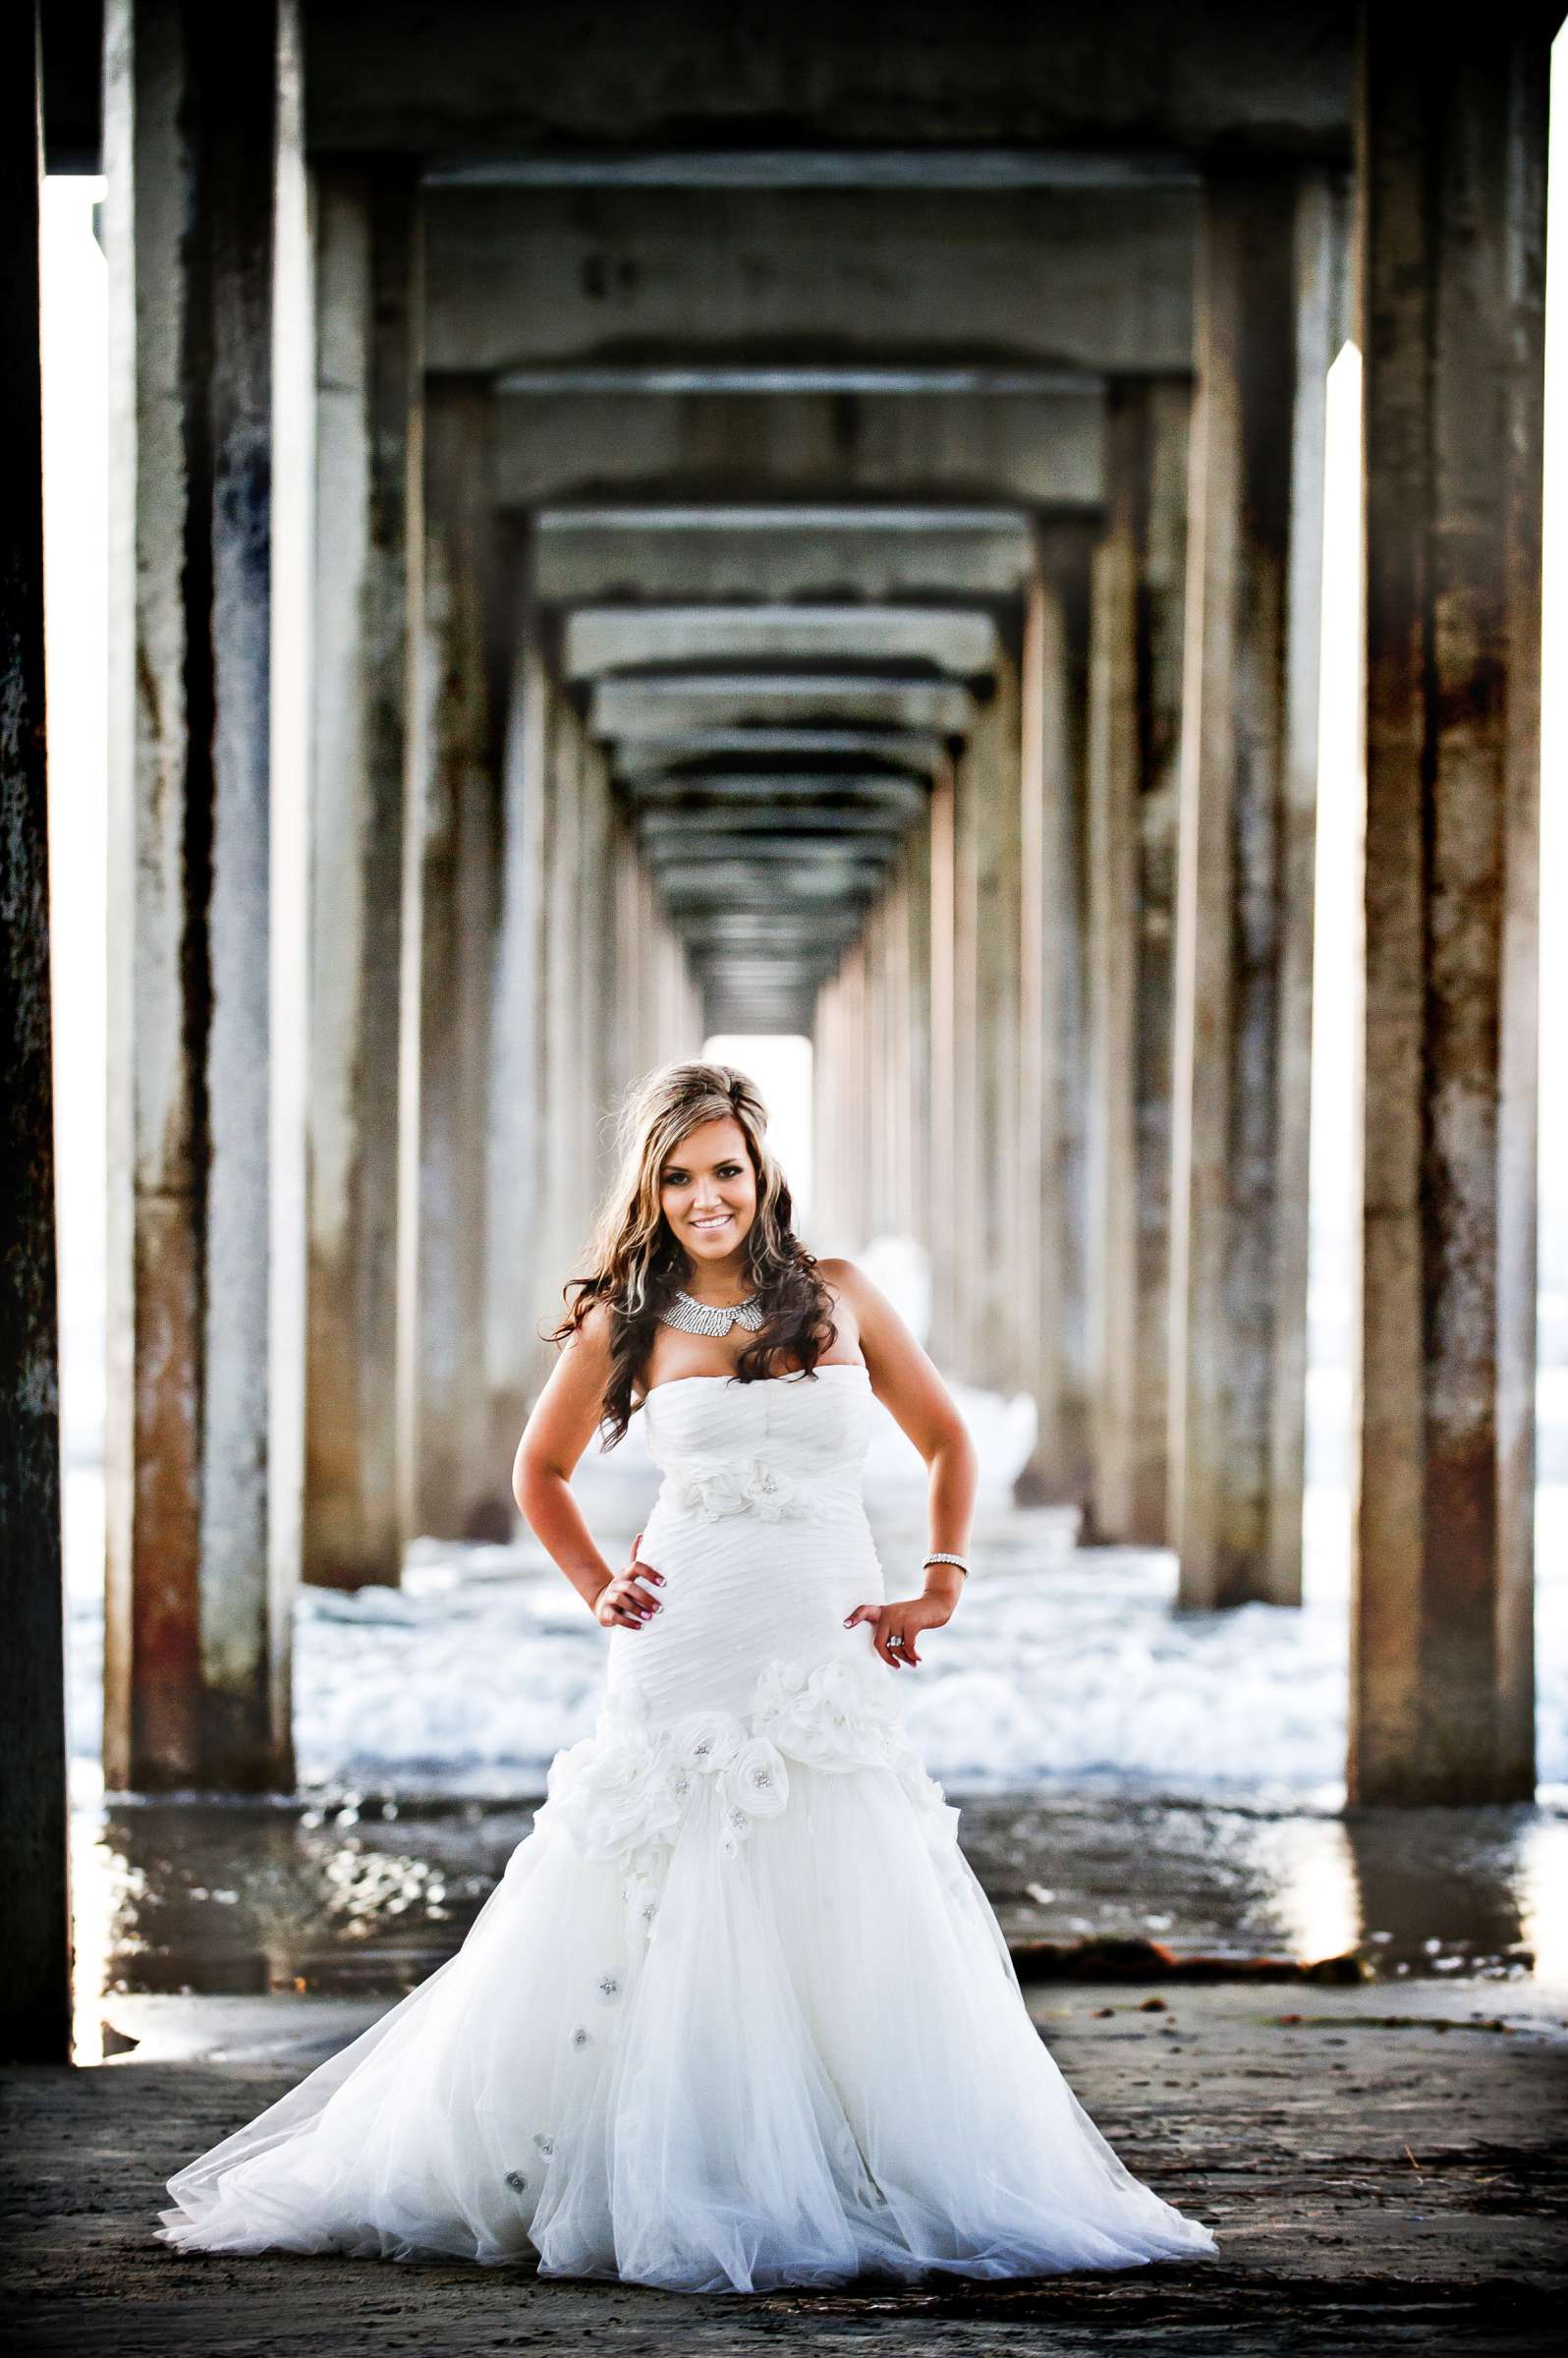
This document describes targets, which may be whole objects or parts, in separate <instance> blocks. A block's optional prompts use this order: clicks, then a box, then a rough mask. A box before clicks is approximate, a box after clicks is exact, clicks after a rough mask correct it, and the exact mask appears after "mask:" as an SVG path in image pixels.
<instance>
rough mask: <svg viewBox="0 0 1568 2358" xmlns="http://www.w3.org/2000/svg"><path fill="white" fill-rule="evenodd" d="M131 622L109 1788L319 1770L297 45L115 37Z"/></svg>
mask: <svg viewBox="0 0 1568 2358" xmlns="http://www.w3.org/2000/svg"><path fill="white" fill-rule="evenodd" d="M105 38H106V49H105V59H106V70H105V164H106V171H107V179H108V204H107V217H106V233H107V234H106V244H107V248H108V253H109V270H110V313H111V325H110V338H111V403H112V411H111V416H112V434H113V443H112V452H113V465H112V468H111V482H112V485H113V497H114V499H115V502H116V509H115V515H114V522H113V532H112V540H111V548H112V568H113V569H112V575H111V578H112V581H113V584H114V589H113V596H114V600H115V603H114V608H113V627H112V632H111V646H112V649H113V653H112V678H111V690H110V694H111V703H110V723H109V743H110V749H111V771H110V797H111V802H110V853H109V876H110V884H109V922H110V951H109V1023H110V1030H109V1074H110V1103H109V1125H110V1126H109V1172H110V1195H111V1207H110V1253H109V1268H110V1278H109V1283H110V1304H109V1337H110V1341H109V1352H110V1378H109V1433H108V1486H109V1491H108V1532H109V1541H108V1597H107V1627H106V1647H105V1680H104V1683H105V1720H104V1768H105V1775H106V1776H107V1778H108V1781H109V1783H110V1784H111V1785H132V1786H141V1787H167V1786H177V1785H191V1784H200V1785H208V1786H222V1787H226V1788H233V1789H251V1788H258V1787H265V1786H268V1785H274V1784H279V1783H286V1782H288V1781H289V1779H290V1777H291V1775H292V1769H291V1764H290V1749H289V1729H288V1725H287V1720H286V1716H285V1712H284V1710H283V1708H282V1706H283V1699H284V1697H285V1696H286V1681H285V1680H284V1679H283V1678H281V1677H275V1676H274V1654H275V1653H281V1652H282V1651H283V1650H284V1649H285V1648H286V1645H287V1622H286V1615H285V1614H284V1613H283V1612H274V1610H273V1607H272V1602H271V1599H270V1597H269V1589H268V1563H267V1555H268V1548H267V1529H268V1520H267V1333H268V1319H267V1254H266V1249H265V1246H266V1238H267V1234H268V1141H269V1134H270V1125H269V1088H268V1066H269V1057H268V955H267V939H268V765H267V736H268V708H267V705H268V599H269V553H270V534H269V499H270V480H269V478H270V439H269V434H270V416H269V408H270V383H271V257H272V220H273V179H274V118H275V78H276V41H277V25H276V19H275V12H274V10H273V9H272V8H271V7H265V6H263V7H257V8H253V9H246V10H242V11H240V12H238V13H237V14H236V13H231V14H230V15H227V16H223V17H215V16H212V15H209V14H208V13H206V12H203V11H201V10H191V9H186V8H182V7H179V6H177V5H176V4H175V0H110V7H109V10H108V14H107V19H106V33H105Z"/></svg>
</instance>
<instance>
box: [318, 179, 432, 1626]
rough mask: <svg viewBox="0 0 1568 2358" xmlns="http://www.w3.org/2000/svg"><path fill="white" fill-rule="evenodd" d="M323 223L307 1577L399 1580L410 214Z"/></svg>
mask: <svg viewBox="0 0 1568 2358" xmlns="http://www.w3.org/2000/svg"><path fill="white" fill-rule="evenodd" d="M315 207H316V240H317V245H316V322H317V325H316V493H315V667H314V677H313V683H312V712H313V719H312V758H311V780H310V788H311V794H310V799H311V844H310V860H311V896H310V902H311V906H310V931H311V952H310V970H311V971H310V1041H309V1075H308V1113H307V1120H308V1182H307V1188H308V1274H307V1288H308V1305H307V1332H308V1346H307V1370H306V1474H305V1514H304V1534H305V1536H304V1572H305V1577H306V1578H307V1579H308V1580H311V1581H316V1582H319V1583H321V1584H323V1585H325V1586H329V1587H334V1588H359V1587H361V1586H362V1585H364V1583H366V1582H386V1583H395V1582H396V1581H397V1580H398V1578H399V1576H400V1572H401V1566H402V1556H403V1540H404V1529H403V1512H404V1509H403V1505H402V1503H401V1500H402V1483H403V1475H402V1468H401V1463H400V1449H399V1438H398V1400H399V1362H398V1283H399V1276H398V1270H399V1261H398V1216H399V1215H398V1197H399V1177H398V1162H399V1153H400V1144H399V1108H400V1103H401V1074H402V1059H403V1048H402V1038H401V1017H402V1005H403V962H404V950H405V945H404V916H405V909H404V903H405V899H406V885H407V878H406V875H405V857H406V833H407V830H406V826H405V809H406V806H407V802H408V798H409V765H410V759H411V753H410V726H411V724H410V707H411V700H412V695H413V658H414V644H415V639H414V634H415V629H416V625H417V620H418V609H419V589H420V565H421V556H422V550H421V534H420V433H421V423H420V382H421V369H420V258H419V257H420V250H419V212H418V197H417V192H416V188H415V185H414V181H413V177H412V175H411V173H410V172H409V171H408V170H407V169H406V168H405V167H403V166H401V165H396V166H385V165H361V164H352V165H350V164H342V165H340V164H337V163H333V164H330V165H325V164H323V165H321V166H319V167H318V168H317V172H316V177H315Z"/></svg>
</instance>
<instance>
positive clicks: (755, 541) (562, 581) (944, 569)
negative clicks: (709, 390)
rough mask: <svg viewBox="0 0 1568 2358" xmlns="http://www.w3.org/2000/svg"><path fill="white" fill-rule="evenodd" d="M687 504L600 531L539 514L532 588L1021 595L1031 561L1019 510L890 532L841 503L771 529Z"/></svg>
mask: <svg viewBox="0 0 1568 2358" xmlns="http://www.w3.org/2000/svg"><path fill="white" fill-rule="evenodd" d="M884 512H885V511H884ZM690 513H691V515H692V519H693V520H692V521H691V522H690V523H688V524H682V525H680V526H678V527H672V525H671V524H670V523H669V522H668V521H667V520H662V519H659V518H656V517H655V518H651V519H650V518H648V517H646V516H640V517H639V518H638V519H637V521H636V522H633V521H632V520H631V519H630V518H629V517H626V516H624V515H623V516H622V518H621V521H620V523H619V524H618V526H617V527H616V529H613V530H605V529H603V527H602V526H601V525H599V524H598V523H596V522H594V521H592V520H591V519H590V518H589V517H588V516H587V515H585V514H583V513H582V512H581V511H579V512H576V513H574V514H572V515H570V516H565V517H561V518H560V519H559V520H558V521H557V520H556V519H555V518H552V516H551V514H550V512H549V511H546V513H545V517H544V519H543V521H544V523H545V525H546V528H547V529H545V530H543V531H541V532H539V533H537V535H536V536H535V539H534V542H533V584H534V592H535V595H536V596H537V597H538V598H539V600H540V601H541V602H542V603H543V604H545V605H563V606H578V605H600V604H608V603H613V602H615V601H617V600H625V601H627V602H629V603H630V602H634V601H636V600H637V599H639V598H641V599H643V600H644V601H645V602H649V603H652V604H656V605H670V604H685V603H695V602H703V601H717V600H720V599H728V598H734V599H742V600H750V601H758V600H778V599H786V598H788V599H800V600H803V601H806V600H810V601H812V602H813V603H817V604H822V605H836V604H839V603H845V602H851V601H853V600H855V599H864V600H866V601H868V602H869V603H878V602H879V603H884V604H898V603H901V602H904V601H907V600H910V599H914V598H921V597H933V598H947V599H952V598H954V597H976V598H995V599H998V600H1000V599H1006V598H1016V597H1019V596H1021V595H1022V594H1023V591H1024V589H1025V587H1026V585H1027V583H1028V581H1029V578H1030V574H1031V570H1032V566H1033V561H1034V559H1033V543H1032V540H1031V536H1030V531H1029V526H1028V523H1027V521H1026V519H1025V518H1023V517H1022V516H1018V517H1016V518H1014V519H1012V520H1010V521H1005V522H1004V521H1002V520H1000V519H998V520H996V521H983V520H980V519H979V518H977V520H976V521H974V522H972V523H966V524H964V525H962V526H959V527H957V528H955V527H953V526H947V527H944V528H942V529H940V530H937V529H931V530H928V531H920V530H909V531H889V530H883V529H879V528H878V526H877V524H876V523H874V522H868V521H863V520H858V519H857V518H856V516H855V513H854V511H844V510H835V511H832V512H831V516H830V518H829V519H824V521H822V522H821V523H820V524H819V525H817V526H816V527H815V528H814V529H812V528H811V527H810V526H809V525H806V526H803V528H802V529H799V530H785V529H779V528H776V527H775V525H774V524H773V523H772V521H771V520H770V519H769V518H768V516H767V515H766V514H765V512H762V511H757V510H750V511H745V512H744V513H743V518H742V520H740V521H737V522H734V523H732V524H729V525H727V526H725V525H720V526H718V527H716V528H715V527H714V526H713V525H712V524H711V523H708V522H704V521H700V519H701V518H702V517H703V516H704V514H710V513H712V512H711V511H702V510H696V511H692V512H690ZM869 513H870V512H869V511H868V514H869Z"/></svg>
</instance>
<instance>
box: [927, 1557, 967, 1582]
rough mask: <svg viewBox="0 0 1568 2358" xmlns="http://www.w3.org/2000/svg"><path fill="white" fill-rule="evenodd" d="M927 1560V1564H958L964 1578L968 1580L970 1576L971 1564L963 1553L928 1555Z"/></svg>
mask: <svg viewBox="0 0 1568 2358" xmlns="http://www.w3.org/2000/svg"><path fill="white" fill-rule="evenodd" d="M925 1562H926V1563H927V1564H956V1565H957V1566H958V1568H959V1570H960V1571H961V1572H962V1573H963V1575H964V1578H965V1579H966V1580H968V1578H969V1566H968V1564H966V1563H965V1561H964V1558H963V1557H962V1556H961V1555H928V1556H927V1557H926V1558H925ZM923 1569H924V1567H923Z"/></svg>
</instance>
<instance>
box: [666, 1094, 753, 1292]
mask: <svg viewBox="0 0 1568 2358" xmlns="http://www.w3.org/2000/svg"><path fill="white" fill-rule="evenodd" d="M659 1208H660V1210H661V1211H662V1212H663V1214H664V1217H665V1218H666V1219H667V1220H668V1221H669V1224H670V1228H671V1231H672V1233H673V1235H674V1237H675V1240H676V1242H677V1244H679V1245H680V1246H681V1247H682V1249H683V1250H684V1252H685V1254H686V1256H687V1259H688V1261H689V1262H690V1263H691V1265H692V1272H693V1274H694V1275H701V1274H702V1273H703V1272H706V1273H708V1274H710V1275H712V1276H714V1277H715V1278H718V1279H720V1280H721V1281H722V1280H723V1279H724V1278H726V1277H729V1276H731V1275H732V1274H733V1275H735V1276H737V1277H738V1276H739V1274H740V1272H741V1270H742V1267H743V1265H744V1258H745V1257H744V1251H743V1248H744V1246H745V1243H746V1237H747V1232H748V1230H749V1229H750V1228H751V1225H752V1222H753V1220H754V1219H755V1218H756V1172H755V1171H754V1170H753V1168H752V1157H751V1155H750V1153H749V1152H748V1151H747V1146H746V1133H745V1132H744V1131H743V1130H742V1128H741V1125H740V1123H739V1122H737V1121H733V1120H724V1121H716V1122H703V1123H702V1125H701V1127H700V1129H697V1130H689V1131H688V1132H687V1134H686V1136H685V1138H683V1139H682V1141H681V1143H680V1145H679V1146H678V1147H676V1148H675V1149H674V1150H673V1151H671V1152H670V1153H669V1154H667V1155H666V1156H665V1158H664V1167H663V1170H662V1171H661V1172H660V1174H659Z"/></svg>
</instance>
